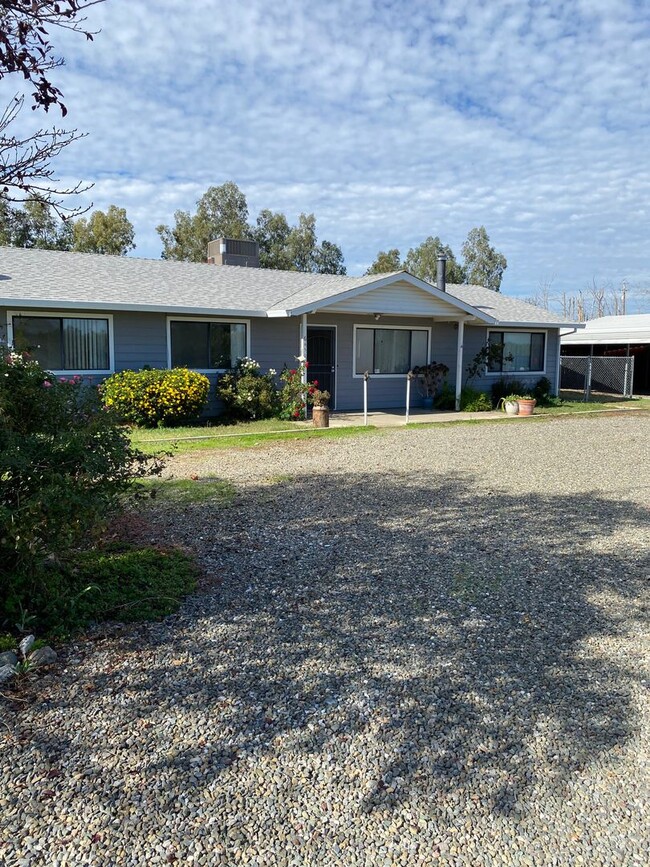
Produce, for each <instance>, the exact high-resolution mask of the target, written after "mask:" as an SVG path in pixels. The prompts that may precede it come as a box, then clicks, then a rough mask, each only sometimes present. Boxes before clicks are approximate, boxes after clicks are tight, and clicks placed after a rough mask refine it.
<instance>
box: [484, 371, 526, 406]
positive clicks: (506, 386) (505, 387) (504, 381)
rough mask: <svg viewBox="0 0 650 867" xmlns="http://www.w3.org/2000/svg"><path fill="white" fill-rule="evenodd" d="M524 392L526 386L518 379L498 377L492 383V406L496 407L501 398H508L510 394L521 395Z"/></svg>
mask: <svg viewBox="0 0 650 867" xmlns="http://www.w3.org/2000/svg"><path fill="white" fill-rule="evenodd" d="M524 391H526V386H525V385H524V384H523V382H520V381H519V380H518V379H509V378H508V377H507V376H500V377H499V378H498V379H496V380H495V381H494V382H493V383H492V388H491V389H490V393H491V395H492V406H498V405H499V402H500V400H501V398H503V397H508V396H509V395H511V394H523V393H524Z"/></svg>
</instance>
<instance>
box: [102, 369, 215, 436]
mask: <svg viewBox="0 0 650 867" xmlns="http://www.w3.org/2000/svg"><path fill="white" fill-rule="evenodd" d="M209 391H210V380H209V379H208V377H207V376H205V375H204V374H202V373H197V372H196V371H194V370H188V369H187V368H186V367H175V368H174V369H173V370H123V371H122V372H121V373H114V374H113V375H112V376H109V377H108V379H106V380H105V381H104V383H103V385H102V387H101V392H102V399H103V401H104V405H105V406H106V407H108V408H110V409H111V410H113V411H114V412H116V413H117V415H118V416H119V417H120V418H121V419H122V420H123V421H128V422H131V424H135V425H138V426H140V427H157V426H173V425H178V424H183V423H185V422H189V421H193V420H194V419H197V418H198V417H199V416H200V415H201V412H202V411H203V409H204V408H205V405H206V403H207V400H208V392H209Z"/></svg>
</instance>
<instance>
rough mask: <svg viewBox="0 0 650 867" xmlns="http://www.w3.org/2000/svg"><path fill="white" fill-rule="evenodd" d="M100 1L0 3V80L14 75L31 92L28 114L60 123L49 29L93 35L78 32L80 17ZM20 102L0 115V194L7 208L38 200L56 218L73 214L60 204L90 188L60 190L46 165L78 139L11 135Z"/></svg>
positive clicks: (52, 133) (58, 61)
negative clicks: (38, 112) (52, 113)
mask: <svg viewBox="0 0 650 867" xmlns="http://www.w3.org/2000/svg"><path fill="white" fill-rule="evenodd" d="M101 2H103V0H13V2H11V0H2V2H1V3H0V80H2V79H4V78H5V77H6V76H7V75H11V74H13V73H16V74H18V76H19V77H21V78H22V79H23V80H24V81H25V82H27V84H28V85H29V86H31V87H33V88H34V90H33V91H32V93H31V94H30V97H31V103H32V109H43V110H45V111H46V112H47V111H49V109H50V108H51V107H52V106H56V107H58V108H59V110H60V111H61V115H62V116H63V117H65V115H66V113H67V109H66V107H65V104H64V103H63V94H62V93H61V91H60V90H59V89H58V88H57V87H56V86H55V85H54V83H53V82H52V81H51V80H50V75H49V73H50V72H51V71H52V70H54V69H56V68H57V67H59V66H62V65H63V63H64V61H63V58H60V57H55V56H54V55H53V53H52V46H51V44H50V33H49V31H50V30H51V29H52V28H56V27H58V28H62V29H65V30H72V31H74V32H77V33H81V34H83V35H84V36H85V37H86V38H87V39H92V38H93V34H92V33H91V32H90V31H89V30H86V29H85V28H84V27H83V23H84V22H85V20H86V19H85V18H83V17H80V13H81V12H83V11H84V10H85V9H87V8H88V7H90V6H94V5H96V4H97V3H101ZM24 103H25V97H24V96H21V95H17V96H15V97H14V99H13V100H12V101H11V102H10V103H9V104H8V105H7V106H6V107H5V109H4V110H3V111H2V113H1V114H0V191H2V193H3V195H4V196H5V198H6V199H7V201H10V202H26V201H30V200H32V199H38V200H40V201H43V202H47V203H49V204H50V205H51V206H52V207H53V208H54V210H55V212H56V213H57V214H58V215H59V216H63V214H64V213H70V214H73V215H75V214H78V213H79V209H72V208H68V207H66V206H65V205H64V203H63V202H64V199H65V198H66V197H68V196H70V195H74V194H76V193H80V192H83V191H85V190H87V189H89V188H90V185H83V184H82V183H78V184H76V185H74V186H73V187H61V186H60V185H59V181H58V178H57V177H56V176H55V173H54V170H53V168H52V165H51V161H52V160H53V159H54V158H55V157H56V156H58V154H59V153H60V152H61V150H62V149H63V148H64V147H67V146H68V145H69V144H71V143H72V142H73V141H76V140H77V139H79V138H81V137H82V134H81V133H78V132H77V130H64V129H60V128H58V127H56V126H55V127H53V128H52V129H51V130H46V129H43V128H39V129H37V130H36V131H35V132H33V133H32V134H31V135H20V136H19V135H15V134H13V133H12V132H11V131H10V129H9V128H10V126H11V125H12V123H13V122H14V121H15V120H16V118H17V116H18V114H19V113H20V111H21V109H22V108H23V106H24Z"/></svg>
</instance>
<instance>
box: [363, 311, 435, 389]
mask: <svg viewBox="0 0 650 867" xmlns="http://www.w3.org/2000/svg"><path fill="white" fill-rule="evenodd" d="M359 329H365V330H366V331H377V330H378V329H381V330H384V331H426V332H427V364H430V363H431V331H432V329H431V327H429V326H424V327H420V326H419V325H381V324H377V323H376V324H374V325H363V324H360V325H355V326H354V333H353V336H352V379H363V373H356V372H355V371H356V369H357V331H358V330H359ZM370 376H380V377H381V378H382V379H406V377H407V376H408V373H373V372H372V371H370Z"/></svg>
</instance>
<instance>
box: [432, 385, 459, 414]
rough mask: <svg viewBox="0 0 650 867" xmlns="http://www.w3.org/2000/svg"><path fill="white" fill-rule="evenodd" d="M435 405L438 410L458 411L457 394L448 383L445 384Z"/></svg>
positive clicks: (434, 402)
mask: <svg viewBox="0 0 650 867" xmlns="http://www.w3.org/2000/svg"><path fill="white" fill-rule="evenodd" d="M433 405H434V406H435V408H436V409H456V392H455V391H454V389H453V388H452V387H451V385H449V383H448V382H443V384H442V387H441V388H440V394H439V395H438V396H437V397H436V399H435V400H434V401H433Z"/></svg>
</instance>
